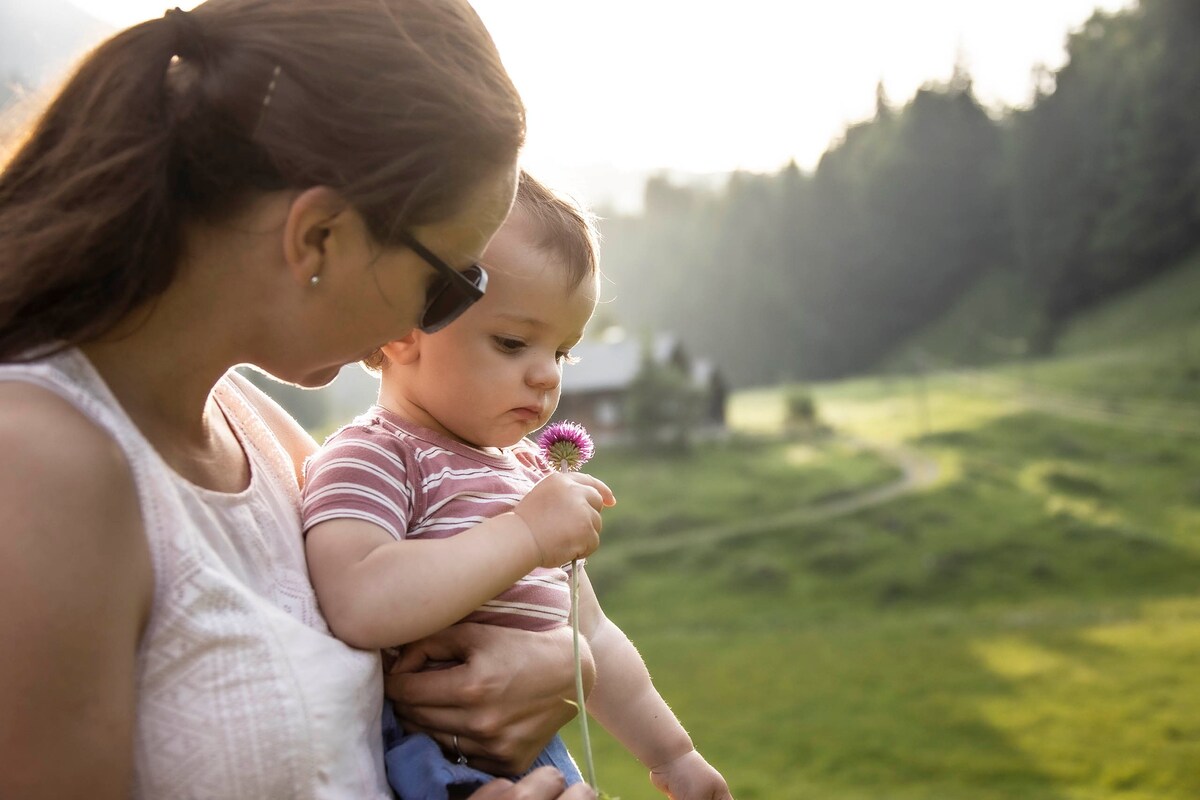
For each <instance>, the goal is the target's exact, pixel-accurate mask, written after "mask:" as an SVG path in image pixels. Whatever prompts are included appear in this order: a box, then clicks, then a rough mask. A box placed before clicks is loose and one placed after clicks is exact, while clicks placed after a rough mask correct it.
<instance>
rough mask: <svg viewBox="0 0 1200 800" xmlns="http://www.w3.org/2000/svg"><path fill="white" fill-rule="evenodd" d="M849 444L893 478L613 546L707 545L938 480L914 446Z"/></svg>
mask: <svg viewBox="0 0 1200 800" xmlns="http://www.w3.org/2000/svg"><path fill="white" fill-rule="evenodd" d="M844 441H849V442H851V443H853V444H854V445H856V446H858V447H860V448H862V449H865V450H872V451H874V452H875V453H878V454H879V455H880V456H881V457H883V458H884V459H886V460H887V461H889V462H891V463H892V464H894V465H895V466H896V468H897V469H899V470H900V473H901V474H900V477H899V478H897V479H896V480H894V481H892V482H890V483H885V484H883V485H881V486H875V487H872V488H869V489H863V490H862V491H858V492H852V493H849V494H845V495H841V496H838V497H834V498H830V499H829V500H826V501H823V502H820V503H813V504H806V505H804V506H801V507H800V508H795V509H792V510H790V511H784V512H781V513H778V514H771V515H768V516H764V517H760V518H758V519H753V520H747V521H745V522H740V523H737V524H729V523H726V524H723V525H711V526H707V527H701V528H688V529H685V530H681V531H677V532H675V533H671V534H662V535H660V536H653V537H642V538H638V539H632V540H630V541H626V542H621V543H619V544H617V543H614V546H613V547H612V551H610V552H619V553H620V554H621V555H622V556H640V555H649V554H652V553H668V552H671V551H673V550H678V549H681V548H684V547H687V548H694V547H697V546H701V547H706V546H709V545H713V544H717V543H719V542H722V541H724V540H726V539H734V538H740V537H743V536H754V535H757V534H762V533H767V532H769V531H775V530H778V529H779V528H782V527H786V526H788V525H805V524H809V523H813V522H821V521H823V520H827V519H832V518H834V517H840V516H844V515H846V514H853V513H855V512H857V511H861V510H863V509H865V508H873V507H874V506H878V505H882V504H884V503H887V502H889V501H891V500H894V499H896V498H897V497H901V496H903V495H906V494H910V493H912V492H916V491H920V490H922V489H925V488H927V487H929V486H932V485H933V484H935V483H937V481H938V478H939V477H941V468H940V467H939V465H938V463H937V461H935V460H934V459H932V458H930V457H929V456H927V455H925V454H924V453H922V452H921V451H919V450H917V449H916V448H913V447H909V446H906V445H883V444H880V443H878V442H871V441H866V440H863V439H857V438H848V437H847V438H844Z"/></svg>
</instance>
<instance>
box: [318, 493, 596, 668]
mask: <svg viewBox="0 0 1200 800" xmlns="http://www.w3.org/2000/svg"><path fill="white" fill-rule="evenodd" d="M612 502H613V501H612V493H611V492H610V491H609V490H608V487H606V486H605V485H604V484H603V483H602V482H600V481H599V480H598V479H596V478H593V477H591V476H588V475H583V474H580V473H571V474H558V473H555V474H552V475H549V476H547V477H546V478H545V479H544V480H542V481H541V482H540V483H538V485H537V486H535V487H534V488H533V489H532V490H531V491H530V493H529V494H528V495H526V496H525V498H524V499H522V500H521V502H520V503H518V504H517V506H516V507H515V508H514V509H513V511H509V512H507V513H504V514H500V515H499V516H497V517H493V518H491V519H488V520H484V521H483V522H481V523H479V524H478V525H476V526H474V527H473V528H470V529H469V530H466V531H463V532H462V533H460V534H458V535H456V536H452V537H450V538H449V539H431V540H421V539H414V540H403V541H396V540H395V539H393V538H392V537H391V535H390V534H388V532H387V531H386V530H385V529H384V528H382V527H380V526H378V525H375V524H373V523H370V522H366V521H364V520H359V519H350V518H339V519H330V520H327V521H325V522H320V523H318V524H316V525H315V526H313V527H312V528H311V529H310V530H309V532H308V535H307V538H306V540H305V551H306V555H307V558H308V568H309V573H310V575H311V577H312V582H313V587H314V588H315V589H316V591H317V597H318V599H319V601H320V603H321V610H322V611H323V612H324V614H325V618H326V620H327V621H328V622H329V627H330V628H331V629H332V630H333V633H334V635H335V636H337V637H338V638H339V639H341V640H343V641H344V642H346V643H347V644H350V645H352V646H354V647H359V648H363V649H378V648H383V647H391V646H393V645H398V644H405V643H407V642H411V641H415V640H417V639H420V638H422V637H424V636H428V635H429V634H431V633H434V632H436V631H439V630H441V629H442V628H445V627H446V626H447V625H451V624H453V623H455V622H458V621H459V620H461V619H462V618H463V617H465V616H466V615H467V614H469V613H470V612H471V611H473V610H475V609H476V608H477V607H478V606H479V605H481V604H482V603H484V602H485V601H487V600H490V599H491V598H493V597H495V596H496V595H498V594H500V593H501V592H502V591H504V590H505V589H506V588H508V587H509V586H511V585H512V584H513V583H514V582H516V581H517V580H519V579H520V578H521V577H522V576H524V575H527V574H528V573H529V572H530V571H532V570H533V568H534V567H538V566H544V567H553V566H558V565H559V564H563V563H566V562H567V561H570V560H571V559H573V558H578V557H582V556H584V555H587V554H589V553H591V552H592V551H594V550H595V549H596V546H597V545H598V544H599V536H600V508H601V507H602V506H604V505H611V504H612Z"/></svg>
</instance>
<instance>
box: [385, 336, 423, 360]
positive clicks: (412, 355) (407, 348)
mask: <svg viewBox="0 0 1200 800" xmlns="http://www.w3.org/2000/svg"><path fill="white" fill-rule="evenodd" d="M424 336H425V334H423V333H421V332H420V331H418V330H413V331H412V332H411V333H409V334H408V336H405V337H404V338H403V339H397V340H396V341H394V342H388V343H387V344H385V345H384V346H383V347H382V348H380V349H382V350H383V354H384V355H385V356H387V359H388V363H390V364H397V365H401V366H403V365H407V364H413V363H415V362H416V360H417V359H418V358H419V357H420V355H421V339H422V338H424Z"/></svg>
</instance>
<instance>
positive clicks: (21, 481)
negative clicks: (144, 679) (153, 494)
mask: <svg viewBox="0 0 1200 800" xmlns="http://www.w3.org/2000/svg"><path fill="white" fill-rule="evenodd" d="M0 409H2V411H0V508H3V509H4V520H5V521H4V535H3V536H0V641H2V642H4V655H3V656H2V657H0V797H21V798H42V797H45V798H62V797H88V798H95V799H96V800H101V799H102V798H125V797H128V796H129V788H130V780H131V776H132V770H133V756H132V753H133V729H134V718H135V706H136V697H135V684H134V670H135V657H136V653H137V647H138V641H139V639H140V637H141V632H142V629H143V627H144V624H145V621H146V619H147V616H148V614H149V609H150V604H151V601H152V597H153V574H152V568H151V564H150V557H149V552H148V549H147V546H146V540H145V536H144V533H143V527H142V521H141V516H140V513H139V510H138V503H137V497H136V493H135V490H134V487H133V482H132V479H131V477H130V473H129V469H128V466H127V465H126V462H125V459H124V457H123V455H122V454H121V452H120V451H119V449H118V448H117V446H116V444H115V443H114V442H113V441H112V440H111V439H110V438H109V437H108V436H107V435H105V434H104V433H103V432H101V431H100V430H99V429H97V428H96V427H95V426H94V425H93V424H92V423H91V422H90V421H88V420H87V419H86V418H84V417H83V416H82V415H81V414H80V413H79V412H78V411H76V410H75V409H74V407H72V406H71V405H70V404H68V403H67V402H66V401H64V400H62V399H61V398H59V397H57V396H56V395H54V394H53V393H51V392H48V391H46V390H44V389H41V388H39V387H35V386H30V385H27V384H20V383H9V384H0Z"/></svg>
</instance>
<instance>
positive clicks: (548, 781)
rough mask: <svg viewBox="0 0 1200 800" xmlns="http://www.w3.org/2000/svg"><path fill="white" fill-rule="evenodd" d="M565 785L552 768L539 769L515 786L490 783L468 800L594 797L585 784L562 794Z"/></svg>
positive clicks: (558, 773)
mask: <svg viewBox="0 0 1200 800" xmlns="http://www.w3.org/2000/svg"><path fill="white" fill-rule="evenodd" d="M565 784H566V782H565V781H564V780H563V777H562V773H560V772H559V771H558V770H556V769H554V767H539V768H538V769H535V770H534V771H533V772H531V773H529V774H528V775H527V776H525V777H524V778H522V779H521V781H520V782H519V783H516V784H513V783H510V782H508V781H506V780H495V781H492V782H491V783H489V784H488V785H486V786H484V787H483V788H482V789H480V790H479V791H477V792H475V793H474V794H472V795H471V796H470V798H468V800H592V798H595V796H596V793H595V792H593V791H592V789H591V787H590V786H588V785H587V784H586V783H577V784H575V785H574V786H572V787H571V788H570V789H568V790H567V791H565V792H564V791H563V786H564V785H565Z"/></svg>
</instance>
